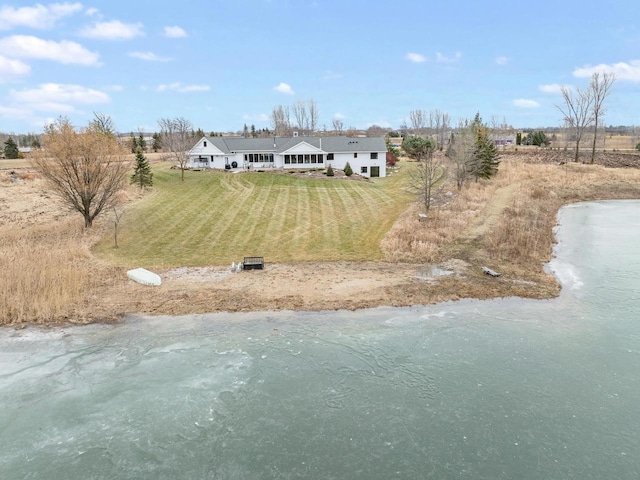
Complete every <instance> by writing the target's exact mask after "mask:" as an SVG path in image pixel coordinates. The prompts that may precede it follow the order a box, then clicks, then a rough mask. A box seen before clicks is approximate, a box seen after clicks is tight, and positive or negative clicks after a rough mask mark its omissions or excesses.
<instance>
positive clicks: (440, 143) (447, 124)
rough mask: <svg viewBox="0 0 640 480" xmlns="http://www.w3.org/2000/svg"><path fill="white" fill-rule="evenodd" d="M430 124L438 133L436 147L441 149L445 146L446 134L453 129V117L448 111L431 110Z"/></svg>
mask: <svg viewBox="0 0 640 480" xmlns="http://www.w3.org/2000/svg"><path fill="white" fill-rule="evenodd" d="M429 124H430V125H431V128H433V130H434V133H435V134H436V143H437V145H436V147H437V148H438V149H439V150H442V149H443V148H444V144H445V140H446V136H447V134H448V132H449V130H450V129H451V117H450V116H449V114H448V113H447V112H441V111H440V110H437V109H436V110H432V111H431V112H429Z"/></svg>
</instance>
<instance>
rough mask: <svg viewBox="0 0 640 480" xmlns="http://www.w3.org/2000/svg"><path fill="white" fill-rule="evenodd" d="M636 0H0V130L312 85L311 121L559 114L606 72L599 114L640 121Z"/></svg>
mask: <svg viewBox="0 0 640 480" xmlns="http://www.w3.org/2000/svg"><path fill="white" fill-rule="evenodd" d="M639 13H640V6H638V3H637V0H619V1H616V0H614V1H613V2H610V3H609V4H605V3H604V2H601V1H598V2H595V1H591V0H582V1H574V0H571V1H563V0H556V1H554V2H551V1H547V0H541V1H537V2H514V1H509V2H507V1H493V2H481V1H464V0H462V1H458V2H446V1H444V2H427V1H413V0H396V1H394V2H388V1H385V2H383V1H373V0H368V1H365V0H341V1H336V0H244V1H239V0H209V1H205V0H183V1H181V2H161V1H160V2H159V1H157V0H156V1H154V2H151V1H146V0H135V1H127V2H125V1H121V0H109V1H108V2H107V1H102V2H100V1H95V2H92V3H89V2H55V3H47V2H43V3H32V2H28V1H27V2H9V3H2V0H0V131H3V132H16V133H26V132H40V131H42V127H43V126H44V125H45V123H46V122H48V121H50V120H51V119H53V118H56V117H57V116H59V115H65V116H67V117H69V118H70V119H71V120H72V122H73V123H75V124H76V125H79V126H82V125H86V124H87V122H88V121H89V120H90V119H91V118H92V117H93V112H102V113H105V114H108V115H110V116H111V117H112V118H113V120H114V122H115V125H116V127H117V129H118V130H119V131H122V132H129V131H137V130H138V129H143V130H145V131H155V130H157V129H158V127H157V120H158V119H160V118H163V117H185V118H187V119H189V120H191V121H192V122H193V124H194V126H195V128H202V129H203V130H205V131H207V132H209V131H212V130H213V131H236V130H241V129H242V126H243V124H245V123H246V124H248V125H250V124H254V125H255V126H256V127H257V128H262V127H269V115H270V113H271V110H272V109H273V107H275V106H277V105H292V104H293V103H294V102H297V101H306V100H309V99H314V100H315V101H316V103H317V106H318V110H319V120H320V121H319V124H320V126H321V127H322V126H323V125H326V127H327V128H329V129H330V128H331V125H332V120H333V119H334V118H340V119H341V120H342V121H343V123H344V125H345V127H351V126H353V127H357V128H367V127H368V126H370V125H372V124H378V125H381V126H389V127H393V128H397V127H398V126H399V125H400V124H401V123H402V122H403V120H407V122H408V117H409V112H410V111H411V110H418V109H419V110H426V111H430V110H435V109H439V110H441V111H445V112H448V113H449V114H450V116H451V118H452V120H453V121H454V122H455V121H457V120H458V119H462V118H468V117H472V116H473V115H474V114H475V112H477V111H479V112H480V114H481V115H482V117H483V119H484V120H485V121H487V120H489V119H491V117H494V118H496V119H497V120H499V121H500V122H502V121H503V120H506V122H507V123H509V124H512V125H514V126H516V127H539V126H558V125H559V124H560V123H561V115H560V113H559V111H558V110H557V108H556V107H555V105H556V104H559V103H560V102H561V97H560V94H559V87H560V86H561V85H566V86H585V85H586V84H587V83H588V80H589V77H590V75H591V73H592V72H593V71H595V70H601V71H607V72H614V73H616V75H617V81H616V83H615V85H614V87H613V92H612V94H611V96H610V98H609V101H608V107H609V109H608V113H607V116H606V117H605V122H606V124H613V125H637V124H640V122H639V121H638V119H639V112H640V27H639V26H638V25H640V24H638V21H637V20H638V14H639Z"/></svg>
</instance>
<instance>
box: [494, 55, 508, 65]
mask: <svg viewBox="0 0 640 480" xmlns="http://www.w3.org/2000/svg"><path fill="white" fill-rule="evenodd" d="M496 63H497V64H498V65H506V64H507V63H509V59H508V58H507V57H496Z"/></svg>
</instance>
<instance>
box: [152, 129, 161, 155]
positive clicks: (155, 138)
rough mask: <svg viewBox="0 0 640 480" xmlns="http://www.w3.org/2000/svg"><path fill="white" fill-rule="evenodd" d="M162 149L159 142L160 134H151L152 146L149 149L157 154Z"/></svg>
mask: <svg viewBox="0 0 640 480" xmlns="http://www.w3.org/2000/svg"><path fill="white" fill-rule="evenodd" d="M161 148H162V141H161V140H160V134H159V133H158V132H156V133H154V134H153V144H152V145H151V149H152V150H153V151H154V152H157V151H158V150H160V149H161Z"/></svg>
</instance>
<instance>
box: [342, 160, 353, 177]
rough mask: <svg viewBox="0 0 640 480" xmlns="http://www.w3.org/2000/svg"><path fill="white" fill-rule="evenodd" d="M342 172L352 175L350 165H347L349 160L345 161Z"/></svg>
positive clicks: (348, 175)
mask: <svg viewBox="0 0 640 480" xmlns="http://www.w3.org/2000/svg"><path fill="white" fill-rule="evenodd" d="M344 174H345V175H346V176H347V177H350V176H351V175H353V169H352V168H351V165H349V162H347V164H346V165H345V166H344Z"/></svg>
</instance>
